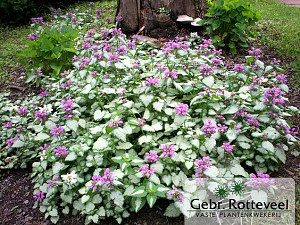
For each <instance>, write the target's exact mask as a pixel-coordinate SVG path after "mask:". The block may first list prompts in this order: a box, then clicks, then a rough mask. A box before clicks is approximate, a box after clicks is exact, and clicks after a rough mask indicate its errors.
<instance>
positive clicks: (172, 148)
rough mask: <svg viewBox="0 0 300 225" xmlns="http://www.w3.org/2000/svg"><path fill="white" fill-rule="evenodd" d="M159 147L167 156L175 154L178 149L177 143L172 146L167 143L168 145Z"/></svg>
mask: <svg viewBox="0 0 300 225" xmlns="http://www.w3.org/2000/svg"><path fill="white" fill-rule="evenodd" d="M159 148H160V149H161V150H163V156H167V157H169V156H172V155H174V153H175V151H176V148H175V145H171V146H170V145H168V144H166V145H161V146H159Z"/></svg>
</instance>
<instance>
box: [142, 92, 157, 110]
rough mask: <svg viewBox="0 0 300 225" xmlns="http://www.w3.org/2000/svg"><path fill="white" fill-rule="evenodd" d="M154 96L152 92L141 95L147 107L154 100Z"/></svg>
mask: <svg viewBox="0 0 300 225" xmlns="http://www.w3.org/2000/svg"><path fill="white" fill-rule="evenodd" d="M153 98H154V96H153V95H150V94H147V95H146V94H143V95H140V100H141V102H142V103H143V104H144V105H145V106H146V107H147V106H148V105H149V104H150V103H151V102H152V100H153Z"/></svg>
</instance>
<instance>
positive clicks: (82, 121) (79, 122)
mask: <svg viewBox="0 0 300 225" xmlns="http://www.w3.org/2000/svg"><path fill="white" fill-rule="evenodd" d="M78 125H79V126H81V127H82V128H86V121H85V120H83V119H80V120H79V121H78Z"/></svg>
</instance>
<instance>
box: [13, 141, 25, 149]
mask: <svg viewBox="0 0 300 225" xmlns="http://www.w3.org/2000/svg"><path fill="white" fill-rule="evenodd" d="M24 144H25V143H24V142H23V141H20V140H17V141H16V142H15V143H14V144H13V145H12V146H11V147H13V148H21V147H23V146H24Z"/></svg>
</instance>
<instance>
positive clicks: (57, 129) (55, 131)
mask: <svg viewBox="0 0 300 225" xmlns="http://www.w3.org/2000/svg"><path fill="white" fill-rule="evenodd" d="M63 132H64V128H63V127H62V126H59V127H57V126H56V125H53V127H52V129H51V131H50V133H51V134H53V135H54V136H59V135H60V134H62V133H63Z"/></svg>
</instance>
